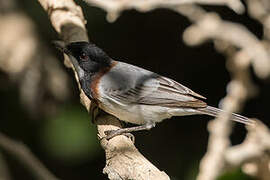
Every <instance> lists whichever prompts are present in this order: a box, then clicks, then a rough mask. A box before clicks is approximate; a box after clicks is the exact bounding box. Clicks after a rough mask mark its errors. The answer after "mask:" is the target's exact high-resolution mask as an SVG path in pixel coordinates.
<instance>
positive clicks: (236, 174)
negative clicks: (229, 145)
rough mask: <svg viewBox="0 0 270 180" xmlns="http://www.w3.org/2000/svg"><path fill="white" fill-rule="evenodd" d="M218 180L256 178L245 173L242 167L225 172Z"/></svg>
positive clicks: (252, 179) (251, 179)
mask: <svg viewBox="0 0 270 180" xmlns="http://www.w3.org/2000/svg"><path fill="white" fill-rule="evenodd" d="M217 180H255V179H254V178H252V177H250V176H247V175H245V174H243V173H242V171H241V170H240V169H236V170H232V171H229V172H226V173H224V174H223V175H222V176H220V177H219V178H218V179H217Z"/></svg>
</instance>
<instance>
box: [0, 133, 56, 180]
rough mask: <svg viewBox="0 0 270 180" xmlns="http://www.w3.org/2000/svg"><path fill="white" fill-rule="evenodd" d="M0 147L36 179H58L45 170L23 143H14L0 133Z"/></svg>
mask: <svg viewBox="0 0 270 180" xmlns="http://www.w3.org/2000/svg"><path fill="white" fill-rule="evenodd" d="M0 147H1V148H2V149H3V150H5V151H6V152H8V153H9V154H12V155H13V156H14V157H16V158H17V159H18V160H20V162H22V163H23V164H24V165H25V166H26V167H27V168H28V170H29V171H31V172H32V174H33V175H34V176H35V177H36V178H37V179H44V180H45V179H50V180H56V179H58V178H56V177H55V176H54V175H53V174H52V173H51V172H50V171H48V170H47V168H46V167H45V166H44V165H43V164H42V163H41V162H40V161H39V160H38V159H37V158H36V157H35V156H34V155H33V154H32V153H31V151H30V150H29V149H28V148H27V147H26V146H25V145H24V144H23V143H19V142H16V141H14V140H12V139H10V138H8V137H7V136H5V135H4V134H2V133H0Z"/></svg>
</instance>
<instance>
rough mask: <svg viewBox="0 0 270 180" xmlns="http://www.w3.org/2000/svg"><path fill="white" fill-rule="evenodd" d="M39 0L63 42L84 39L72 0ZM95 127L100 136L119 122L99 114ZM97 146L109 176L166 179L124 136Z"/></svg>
mask: <svg viewBox="0 0 270 180" xmlns="http://www.w3.org/2000/svg"><path fill="white" fill-rule="evenodd" d="M39 2H40V4H41V5H42V7H43V8H44V9H45V11H47V12H48V15H49V17H50V20H51V23H52V25H53V27H54V28H55V30H56V31H57V32H58V33H59V35H60V36H61V37H62V39H64V41H65V42H66V43H68V42H72V41H81V40H83V41H87V40H88V37H87V33H86V29H85V26H84V24H85V20H84V17H83V13H82V10H81V8H80V7H79V6H77V5H76V4H75V3H74V2H73V1H72V0H39ZM65 60H66V64H67V65H68V66H70V67H72V65H71V62H70V61H69V59H68V58H67V57H65ZM73 70H74V68H73ZM74 73H75V76H76V80H77V82H78V86H79V89H80V92H81V94H80V97H81V102H82V103H83V105H84V106H85V107H86V108H87V110H89V108H90V100H89V99H88V98H87V96H86V95H85V94H84V93H83V91H82V90H81V88H80V84H79V81H78V77H77V74H76V72H75V71H74ZM97 127H98V133H99V136H100V137H104V136H105V134H104V131H106V130H114V129H116V128H119V127H120V123H119V121H118V120H117V119H116V118H115V117H113V116H111V115H108V114H105V115H104V114H103V115H100V116H98V118H97ZM101 145H102V147H103V148H104V150H105V152H106V167H105V168H104V171H103V172H104V173H107V174H108V177H109V178H110V179H169V177H168V176H167V175H166V173H164V172H161V171H159V170H158V169H157V168H156V167H155V166H154V165H152V164H151V163H150V162H149V161H148V160H147V159H146V158H144V157H143V155H142V154H140V153H139V151H138V150H137V149H136V147H135V146H134V144H133V143H132V141H131V140H130V139H128V138H127V137H125V136H117V137H115V138H113V139H111V140H110V141H107V140H106V139H103V140H102V141H101Z"/></svg>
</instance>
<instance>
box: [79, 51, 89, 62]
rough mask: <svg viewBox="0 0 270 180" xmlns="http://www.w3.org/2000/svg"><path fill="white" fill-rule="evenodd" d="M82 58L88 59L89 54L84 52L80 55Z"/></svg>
mask: <svg viewBox="0 0 270 180" xmlns="http://www.w3.org/2000/svg"><path fill="white" fill-rule="evenodd" d="M80 59H81V60H83V61H86V60H87V59H88V56H87V55H86V54H85V53H83V54H82V55H80Z"/></svg>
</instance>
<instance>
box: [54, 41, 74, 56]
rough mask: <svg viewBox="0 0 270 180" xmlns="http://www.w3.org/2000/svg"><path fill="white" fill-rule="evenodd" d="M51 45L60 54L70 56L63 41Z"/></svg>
mask: <svg viewBox="0 0 270 180" xmlns="http://www.w3.org/2000/svg"><path fill="white" fill-rule="evenodd" d="M52 43H53V45H54V46H55V47H56V48H57V49H58V50H60V51H61V52H63V53H65V54H67V55H69V54H70V52H69V50H68V49H67V48H66V44H65V42H64V41H53V42H52Z"/></svg>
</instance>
